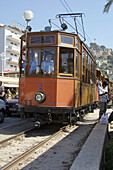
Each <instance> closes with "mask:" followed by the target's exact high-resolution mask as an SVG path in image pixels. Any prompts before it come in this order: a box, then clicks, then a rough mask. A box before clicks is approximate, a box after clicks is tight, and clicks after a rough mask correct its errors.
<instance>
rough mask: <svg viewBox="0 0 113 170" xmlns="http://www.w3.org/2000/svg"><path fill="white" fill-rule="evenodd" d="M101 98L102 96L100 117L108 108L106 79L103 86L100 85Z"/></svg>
mask: <svg viewBox="0 0 113 170" xmlns="http://www.w3.org/2000/svg"><path fill="white" fill-rule="evenodd" d="M98 92H99V98H100V113H99V118H101V116H102V114H103V113H106V110H107V100H108V83H107V82H106V81H104V82H103V83H102V86H99V87H98Z"/></svg>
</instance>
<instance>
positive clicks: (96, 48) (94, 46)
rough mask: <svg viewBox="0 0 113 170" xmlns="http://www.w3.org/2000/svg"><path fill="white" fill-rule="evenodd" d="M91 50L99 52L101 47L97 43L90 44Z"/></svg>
mask: <svg viewBox="0 0 113 170" xmlns="http://www.w3.org/2000/svg"><path fill="white" fill-rule="evenodd" d="M90 48H91V49H93V50H98V49H99V45H97V44H96V43H90Z"/></svg>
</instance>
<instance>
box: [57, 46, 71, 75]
mask: <svg viewBox="0 0 113 170" xmlns="http://www.w3.org/2000/svg"><path fill="white" fill-rule="evenodd" d="M73 68H74V50H73V49H67V48H61V49H60V57H59V73H60V75H64V76H73V71H74V70H73Z"/></svg>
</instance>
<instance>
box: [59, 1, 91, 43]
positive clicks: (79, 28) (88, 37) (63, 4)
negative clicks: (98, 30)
mask: <svg viewBox="0 0 113 170" xmlns="http://www.w3.org/2000/svg"><path fill="white" fill-rule="evenodd" d="M60 2H61V3H62V5H63V6H64V8H65V9H66V11H67V12H68V13H70V11H71V12H73V11H72V9H71V8H70V7H69V5H68V3H67V2H66V0H64V3H65V4H66V5H65V4H64V3H63V2H62V0H60ZM66 6H67V7H66ZM68 9H69V10H70V11H69V10H68ZM76 21H77V22H78V24H79V25H78V27H79V29H80V30H81V31H82V29H81V27H82V26H81V24H80V22H79V21H78V20H77V18H76ZM84 32H85V34H86V36H87V38H88V40H89V41H90V42H91V39H90V38H89V36H88V34H87V33H86V31H84ZM79 34H80V33H79Z"/></svg>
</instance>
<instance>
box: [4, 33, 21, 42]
mask: <svg viewBox="0 0 113 170" xmlns="http://www.w3.org/2000/svg"><path fill="white" fill-rule="evenodd" d="M7 40H10V41H12V42H15V43H18V44H20V39H19V38H16V37H13V36H12V35H8V36H7Z"/></svg>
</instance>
